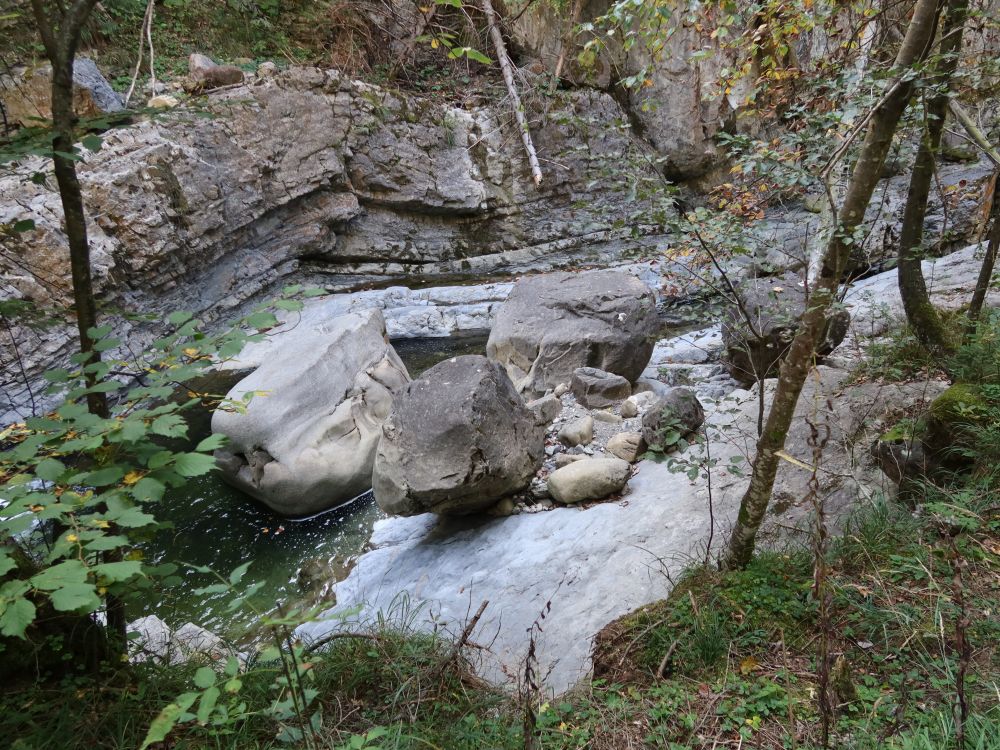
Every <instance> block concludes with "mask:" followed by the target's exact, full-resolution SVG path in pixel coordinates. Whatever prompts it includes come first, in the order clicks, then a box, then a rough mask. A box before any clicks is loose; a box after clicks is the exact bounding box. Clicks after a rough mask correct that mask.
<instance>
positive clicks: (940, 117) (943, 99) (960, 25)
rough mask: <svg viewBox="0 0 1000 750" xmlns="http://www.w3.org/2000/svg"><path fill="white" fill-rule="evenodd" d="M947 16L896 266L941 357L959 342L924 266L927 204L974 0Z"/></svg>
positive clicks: (910, 314) (910, 311)
mask: <svg viewBox="0 0 1000 750" xmlns="http://www.w3.org/2000/svg"><path fill="white" fill-rule="evenodd" d="M944 12H945V18H944V23H943V25H942V30H941V46H940V55H941V58H940V60H939V61H938V63H937V66H936V68H937V70H936V71H935V73H934V75H933V76H932V77H931V78H930V79H929V81H928V83H931V84H934V85H937V86H938V87H939V88H938V90H937V91H936V92H935V93H934V95H933V96H932V97H931V98H930V100H929V101H928V102H927V107H926V129H925V130H924V132H923V134H922V136H923V137H921V139H920V147H919V149H918V150H917V157H916V161H915V162H914V164H913V172H912V173H911V174H910V187H909V190H908V192H907V195H906V208H905V209H904V210H903V224H902V228H901V230H900V237H899V259H898V265H897V268H896V273H897V278H898V279H899V293H900V295H901V296H902V298H903V309H904V310H905V311H906V320H907V322H908V323H909V324H910V327H911V328H912V329H913V333H914V335H916V337H917V340H918V341H920V343H921V344H922V345H923V347H924V348H925V349H927V350H928V351H929V352H931V353H932V354H934V355H936V356H939V357H940V356H943V355H948V354H949V353H951V352H952V351H953V350H954V345H955V343H957V342H954V341H953V340H952V337H950V336H949V334H948V330H947V329H946V328H945V325H944V322H943V321H942V320H941V316H940V315H939V314H938V311H937V310H936V309H935V308H934V305H932V304H931V299H930V295H929V294H928V293H927V284H926V282H925V281H924V274H923V270H922V269H921V263H920V262H921V256H922V255H923V253H922V249H923V238H924V219H925V218H926V216H927V200H928V198H929V196H930V191H931V182H932V181H933V179H934V170H935V159H936V157H937V154H938V151H939V150H940V148H941V134H942V133H943V132H944V121H945V117H946V116H947V114H948V100H949V99H950V89H951V80H952V77H953V76H954V73H955V68H956V67H957V66H958V58H959V56H960V54H961V51H962V33H963V31H964V27H965V19H966V16H967V15H968V0H949V2H948V4H947V7H946V9H945V11H944Z"/></svg>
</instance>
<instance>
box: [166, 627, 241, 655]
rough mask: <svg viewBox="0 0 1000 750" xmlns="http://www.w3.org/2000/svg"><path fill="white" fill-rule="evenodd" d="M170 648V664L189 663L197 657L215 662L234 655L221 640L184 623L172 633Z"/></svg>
mask: <svg viewBox="0 0 1000 750" xmlns="http://www.w3.org/2000/svg"><path fill="white" fill-rule="evenodd" d="M170 646H171V663H179V662H184V661H190V660H192V659H195V658H199V657H200V658H204V659H206V660H208V661H210V662H216V661H219V660H220V659H224V658H226V657H227V656H230V655H234V654H233V651H232V649H231V648H229V646H227V645H226V643H225V641H223V640H222V638H220V637H219V636H217V635H216V634H215V633H213V632H212V631H210V630H206V629H205V628H203V627H201V626H200V625H195V624H194V623H193V622H186V623H184V624H183V625H181V626H180V627H179V628H177V630H175V631H174V632H173V636H172V637H171V639H170Z"/></svg>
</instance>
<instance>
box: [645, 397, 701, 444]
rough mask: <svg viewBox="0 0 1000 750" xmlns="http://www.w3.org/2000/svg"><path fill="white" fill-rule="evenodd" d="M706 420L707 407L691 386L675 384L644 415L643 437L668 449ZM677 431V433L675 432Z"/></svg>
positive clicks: (649, 442) (648, 441)
mask: <svg viewBox="0 0 1000 750" xmlns="http://www.w3.org/2000/svg"><path fill="white" fill-rule="evenodd" d="M704 421H705V410H704V408H702V405H701V402H700V401H699V400H698V397H697V396H696V395H695V394H694V391H692V390H691V389H690V388H673V389H671V391H670V392H669V393H667V394H666V395H665V396H662V397H660V398H659V399H658V400H657V401H656V403H654V404H653V405H652V406H650V407H649V409H648V410H647V411H646V413H645V414H644V415H643V417H642V437H643V439H644V440H645V441H646V444H647V445H649V446H650V447H656V446H659V447H660V449H661V450H667V449H668V448H670V446H672V445H673V444H674V443H675V442H676V441H677V439H679V438H683V437H684V436H686V435H690V434H691V433H692V432H694V431H695V430H697V429H698V428H699V427H701V425H702V423H703V422H704ZM675 433H676V437H673V435H674V434H675Z"/></svg>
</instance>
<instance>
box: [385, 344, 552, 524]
mask: <svg viewBox="0 0 1000 750" xmlns="http://www.w3.org/2000/svg"><path fill="white" fill-rule="evenodd" d="M544 440H545V430H544V428H543V427H541V426H539V425H538V424H537V423H536V420H535V415H534V414H533V413H532V412H531V411H530V410H529V409H528V408H527V407H526V406H525V405H524V402H523V401H522V400H521V397H520V396H519V395H518V394H517V392H516V391H515V390H514V387H513V385H512V384H511V382H510V379H509V378H508V377H507V374H506V373H505V372H504V370H503V368H502V367H500V366H499V365H498V364H497V363H495V362H491V361H489V360H488V359H486V358H485V357H481V356H478V355H467V356H462V357H454V358H452V359H448V360H445V361H444V362H441V363H439V364H437V365H435V366H434V367H432V368H430V369H429V370H427V371H426V372H425V373H424V374H423V375H421V376H420V377H419V378H418V379H417V380H414V381H413V382H412V383H410V384H409V385H408V386H407V387H406V388H405V389H403V390H402V391H401V392H399V393H398V394H397V395H396V398H395V401H394V402H393V407H392V413H391V414H390V415H389V417H388V418H387V419H386V421H385V424H383V425H382V437H381V439H380V440H379V444H378V451H377V454H376V457H375V467H374V473H373V476H372V484H373V489H374V492H375V500H376V502H377V503H378V505H379V507H380V508H382V510H384V511H385V512H386V513H391V514H394V515H402V516H409V515H415V514H418V513H426V512H428V511H432V512H434V513H438V514H444V515H463V514H468V513H474V512H476V511H480V510H484V509H486V508H488V507H489V506H491V505H494V504H495V503H496V502H497V501H498V500H500V499H501V498H503V497H505V496H507V495H510V494H512V493H514V492H517V491H519V490H522V489H524V488H525V487H527V486H528V484H529V482H530V481H531V478H532V477H533V476H534V475H535V472H536V471H537V470H538V468H539V467H540V466H541V464H542V458H543V455H544Z"/></svg>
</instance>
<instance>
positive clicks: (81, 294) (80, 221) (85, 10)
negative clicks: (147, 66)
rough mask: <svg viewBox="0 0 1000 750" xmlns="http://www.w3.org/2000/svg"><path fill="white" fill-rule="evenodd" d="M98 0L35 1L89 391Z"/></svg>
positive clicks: (97, 403) (111, 608)
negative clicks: (88, 197)
mask: <svg viewBox="0 0 1000 750" xmlns="http://www.w3.org/2000/svg"><path fill="white" fill-rule="evenodd" d="M95 5H97V0H76V2H75V3H73V4H72V5H70V6H69V7H66V8H64V6H62V5H57V7H56V8H54V9H50V10H46V7H45V4H44V2H43V0H31V6H32V10H33V11H34V14H35V22H36V24H37V25H38V32H39V34H40V35H41V37H42V42H43V44H44V46H45V53H46V56H47V57H48V58H49V62H50V63H51V64H52V150H53V154H52V162H53V166H54V169H55V173H56V183H57V184H58V186H59V199H60V200H61V201H62V207H63V215H64V221H65V223H66V239H67V241H68V243H69V262H70V272H71V274H72V278H73V304H74V307H75V311H76V326H77V331H78V333H79V339H80V351H81V352H83V353H84V354H86V355H87V358H86V360H85V361H84V362H83V366H84V368H85V369H84V380H85V382H86V384H87V386H88V387H90V386H93V385H95V384H96V383H97V376H96V374H95V373H94V372H89V371H87V369H86V366H87V365H89V364H93V363H96V362H99V361H100V359H101V355H100V352H98V351H96V350H95V349H94V341H93V339H92V338H91V336H90V334H89V331H90V329H91V328H94V327H96V326H97V303H96V301H95V299H94V287H93V281H92V274H91V269H90V243H89V241H88V240H87V221H86V215H85V214H84V207H83V193H82V192H81V191H80V181H79V179H77V175H76V162H75V161H74V160H73V158H71V155H72V154H73V149H74V143H75V140H76V139H75V132H74V131H75V128H76V113H75V112H74V111H73V60H74V58H75V57H76V49H77V46H78V45H79V43H80V34H81V32H82V30H83V26H84V24H86V22H87V18H88V17H89V16H90V13H91V11H92V10H93V9H94V6H95ZM87 407H88V409H89V411H90V412H91V413H92V414H95V415H97V416H98V417H101V418H102V419H107V417H108V415H109V412H108V402H107V398H106V397H105V395H104V394H103V393H89V394H87ZM104 554H105V559H106V560H107V561H108V562H116V561H118V560H120V559H121V558H120V555H121V553H120V551H117V550H113V551H110V552H107V553H104ZM106 601H107V618H108V632H109V633H110V634H112V636H113V638H114V644H113V645H114V647H115V648H116V649H118V651H119V652H121V650H122V649H124V647H125V638H126V632H125V631H126V627H127V623H126V616H125V605H124V602H122V601H121V600H120V599H119V598H118V597H116V596H110V595H109V596H108V597H107V600H106Z"/></svg>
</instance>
